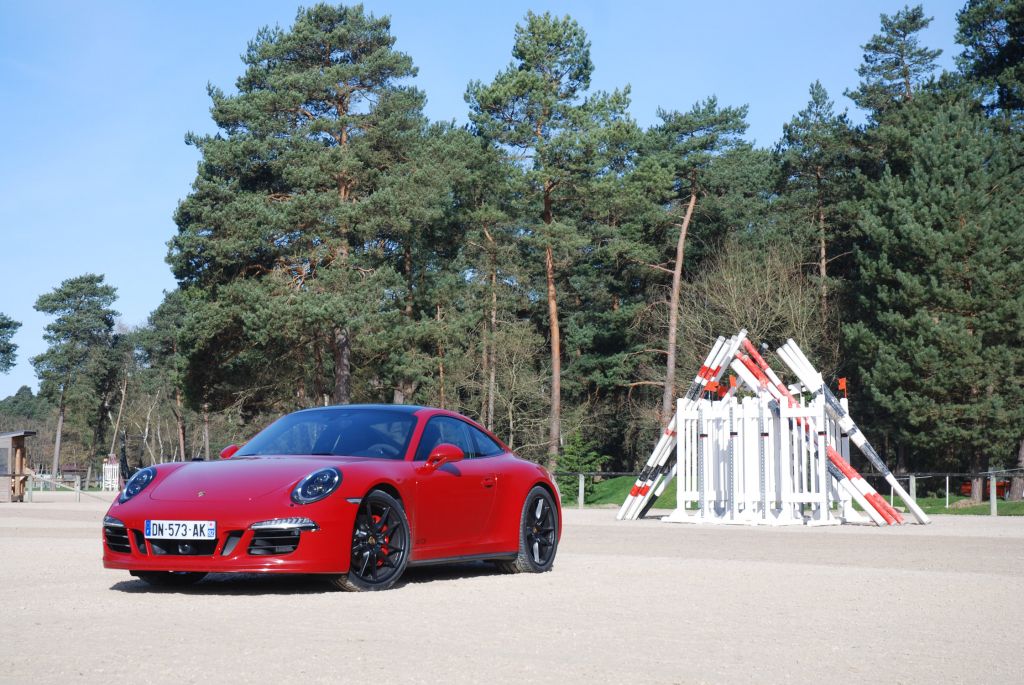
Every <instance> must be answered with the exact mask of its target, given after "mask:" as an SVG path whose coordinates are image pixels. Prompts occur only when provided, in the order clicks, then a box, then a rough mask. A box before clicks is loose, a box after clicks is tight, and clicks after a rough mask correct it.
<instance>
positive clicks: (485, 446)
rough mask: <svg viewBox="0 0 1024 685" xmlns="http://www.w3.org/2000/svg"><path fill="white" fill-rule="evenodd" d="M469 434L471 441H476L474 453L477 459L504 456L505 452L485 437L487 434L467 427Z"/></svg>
mask: <svg viewBox="0 0 1024 685" xmlns="http://www.w3.org/2000/svg"><path fill="white" fill-rule="evenodd" d="M468 428H469V432H470V433H472V435H473V439H474V440H476V453H477V456H479V457H494V456H497V455H499V454H504V453H505V450H504V449H503V448H502V446H501V445H499V444H498V443H496V442H494V441H493V440H491V439H490V438H489V437H487V434H486V433H484V432H483V431H481V430H478V429H476V428H473V427H472V426H469V427H468Z"/></svg>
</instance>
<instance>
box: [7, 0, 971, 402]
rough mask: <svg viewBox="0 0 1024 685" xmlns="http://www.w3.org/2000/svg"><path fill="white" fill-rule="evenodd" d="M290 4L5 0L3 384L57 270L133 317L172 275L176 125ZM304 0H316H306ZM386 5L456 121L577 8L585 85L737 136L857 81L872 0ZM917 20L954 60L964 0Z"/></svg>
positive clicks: (769, 135) (178, 174)
mask: <svg viewBox="0 0 1024 685" xmlns="http://www.w3.org/2000/svg"><path fill="white" fill-rule="evenodd" d="M299 4H300V3H296V2H282V1H274V2H271V1H268V0H246V1H232V2H197V1H193V0H189V1H183V0H178V1H176V2H165V3H157V2H129V1H127V0H126V1H125V2H102V1H97V2H80V1H67V2H47V1H45V0H39V1H35V2H28V1H25V2H20V3H14V2H9V3H4V4H3V6H2V8H0V130H3V131H4V132H5V134H6V139H5V141H4V143H3V148H2V150H0V312H3V313H5V314H7V315H8V316H11V317H12V318H14V319H15V320H17V321H21V322H22V323H23V326H22V328H21V330H20V331H19V332H18V334H17V336H16V337H15V342H16V343H17V344H18V346H19V350H18V357H19V358H18V365H17V366H16V367H15V368H14V369H12V370H11V372H10V373H8V374H7V375H0V398H2V397H5V396H7V395H10V394H11V393H13V392H14V391H15V390H17V389H18V387H20V386H21V385H30V386H32V387H33V388H35V387H36V386H37V384H36V378H35V374H34V372H33V370H32V366H31V364H30V363H29V359H30V358H31V357H32V356H33V355H36V354H39V353H40V352H42V351H43V350H44V349H45V344H44V342H43V340H42V334H43V328H44V327H45V325H46V324H47V323H48V320H47V318H46V317H44V316H42V315H40V314H39V313H37V312H36V311H34V310H33V308H32V305H33V303H34V302H35V300H36V298H37V297H38V296H39V295H40V294H42V293H44V292H47V291H49V290H51V289H53V288H54V287H55V286H56V285H57V284H59V283H60V282H61V281H62V280H64V279H66V278H70V277H73V276H77V275H80V274H82V273H86V272H95V273H102V274H105V275H106V277H107V282H109V283H111V284H112V285H114V286H115V287H117V289H118V294H119V300H118V303H117V305H116V307H117V309H118V310H119V311H120V313H121V323H122V324H124V325H126V326H136V325H139V324H142V323H144V322H145V320H146V317H147V316H148V314H149V312H150V311H152V310H153V309H154V308H155V307H156V306H157V304H159V302H160V300H161V297H162V293H163V291H165V290H170V289H173V288H174V286H175V283H174V279H173V278H172V276H171V274H170V271H169V269H168V267H167V265H166V263H165V262H164V256H165V254H166V249H167V248H166V243H167V240H168V239H169V238H170V237H171V236H172V234H173V233H174V230H175V227H174V223H173V221H172V219H171V216H172V213H173V211H174V208H175V206H176V205H177V203H178V201H179V200H180V199H181V198H182V197H184V196H185V195H186V194H187V193H188V190H189V186H190V184H191V182H192V178H193V176H194V174H195V165H196V161H197V159H198V156H197V154H196V152H195V150H194V149H192V148H189V147H186V146H185V145H184V142H183V138H184V135H185V133H186V132H188V131H195V132H199V133H207V132H213V130H214V127H213V125H212V122H211V121H210V117H209V101H208V99H207V96H206V84H207V82H210V83H213V84H215V85H217V86H220V87H222V88H224V89H225V90H228V91H231V90H232V89H233V86H234V82H235V79H236V78H237V77H238V76H239V74H240V73H241V61H240V59H239V55H240V54H241V53H242V52H243V51H244V49H245V46H246V43H247V42H248V41H249V40H250V39H251V38H252V37H253V36H254V35H255V33H256V31H257V29H258V28H259V27H261V26H264V25H268V24H270V25H273V24H280V25H281V26H288V25H290V23H291V21H292V20H293V19H294V17H295V11H296V8H297V7H298V6H299ZM305 4H312V3H309V2H307V3H305ZM364 4H365V5H366V7H367V8H368V9H369V10H370V11H372V12H373V13H374V14H377V15H382V14H387V15H390V16H391V19H392V31H393V33H394V35H395V36H397V39H398V40H397V43H396V48H397V49H399V50H402V51H404V52H407V53H409V54H410V55H411V56H412V58H413V60H414V62H415V63H416V65H417V66H418V67H419V76H418V78H417V79H416V84H417V85H418V86H419V87H420V88H421V89H422V90H424V91H425V92H426V94H427V97H428V102H427V114H428V116H430V117H431V118H432V119H455V120H456V121H459V122H465V121H466V105H465V103H464V101H463V98H462V96H463V93H464V92H465V89H466V84H467V83H468V82H469V81H470V80H473V79H480V80H483V81H488V80H490V79H491V78H493V77H494V75H495V74H496V73H497V72H498V71H499V70H500V69H502V68H503V67H504V66H505V65H506V64H508V62H509V60H510V57H511V47H512V39H513V32H514V27H515V25H516V23H517V22H518V21H519V20H521V19H522V17H523V16H524V15H525V14H526V12H527V10H530V9H532V10H533V11H535V12H543V11H551V12H552V13H555V14H559V15H561V14H569V15H571V16H572V17H573V18H575V19H576V20H577V21H578V22H579V23H580V24H581V25H582V26H583V28H584V29H585V30H586V31H587V33H588V35H589V36H590V40H591V43H592V49H591V57H592V60H593V62H594V65H595V73H594V78H593V86H594V87H595V88H600V89H606V90H610V89H613V88H617V87H621V86H624V85H626V84H630V85H631V86H632V108H631V112H632V115H633V117H634V118H635V119H636V120H637V121H638V122H639V123H640V124H641V125H643V126H648V125H651V124H652V123H654V122H655V120H656V118H657V117H656V111H657V108H658V107H659V106H660V107H663V108H665V109H670V110H671V109H679V110H685V109H688V108H689V107H690V106H691V105H692V104H693V103H694V102H696V101H697V100H699V99H703V98H705V97H707V96H709V95H717V96H718V98H719V101H720V102H721V103H722V104H725V105H741V104H748V105H749V106H750V114H749V117H748V120H749V122H750V130H749V132H748V135H749V137H750V138H751V139H753V140H755V141H756V142H757V143H758V144H759V145H763V146H771V145H773V144H774V142H775V141H776V140H777V139H778V138H779V136H780V134H781V131H782V124H783V123H784V122H785V121H788V120H789V118H790V117H792V116H793V114H794V113H796V112H797V111H798V110H800V109H801V108H802V107H803V106H804V105H805V104H806V102H807V99H808V96H807V89H808V86H809V84H810V83H811V82H812V81H814V80H815V79H819V80H820V81H821V82H822V83H823V84H824V86H825V87H826V88H827V89H828V91H829V93H830V94H831V95H832V96H833V98H835V99H836V100H837V101H838V103H839V107H838V109H842V108H844V107H850V108H851V115H852V116H853V118H854V120H861V119H862V117H860V115H859V114H858V113H857V112H855V111H853V109H852V103H850V102H849V101H848V100H847V99H846V98H844V97H843V96H842V93H843V90H844V89H846V88H849V87H853V86H854V85H855V84H856V82H857V75H856V68H857V66H858V64H860V61H861V56H862V51H861V48H860V46H861V45H862V44H863V43H865V42H866V41H867V40H868V39H869V38H870V36H871V35H872V34H873V33H875V32H877V31H878V28H879V13H881V12H885V13H887V14H893V13H895V12H897V11H898V10H899V9H901V8H902V7H903V6H904V4H905V3H904V2H898V1H895V0H894V1H883V0H859V1H856V2H855V1H853V0H850V1H842V2H841V1H839V0H829V1H825V0H819V1H817V2H815V1H811V0H806V1H804V2H795V1H785V0H774V1H772V2H765V1H764V0H761V1H755V0H737V1H734V2H701V3H698V2H683V1H681V0H680V1H676V2H648V1H645V0H633V1H631V2H622V1H618V2H616V1H606V0H592V1H590V2H583V1H580V2H555V1H547V2H544V1H540V0H537V1H534V2H520V1H519V0H506V1H504V2H500V3H496V2H482V1H477V2H460V1H455V0H449V1H441V0H436V1H435V2H430V3H425V2H414V1H410V2H399V1H393V2H366V3H364ZM923 4H924V7H925V11H926V13H927V14H928V15H931V16H934V17H935V20H934V22H933V23H932V25H931V27H929V29H928V30H927V31H926V32H925V33H924V34H923V40H924V42H925V43H926V44H927V45H928V46H929V47H933V48H934V47H938V48H941V49H942V50H943V51H944V54H943V55H942V57H941V58H940V63H941V65H942V66H943V67H946V68H951V67H952V64H953V57H954V55H955V54H956V53H957V52H958V46H957V45H956V44H955V43H954V41H953V36H954V33H955V31H956V12H957V10H958V9H959V8H960V7H961V6H962V4H963V3H962V2H953V1H950V0H943V1H936V0H926V1H925V2H924V3H923Z"/></svg>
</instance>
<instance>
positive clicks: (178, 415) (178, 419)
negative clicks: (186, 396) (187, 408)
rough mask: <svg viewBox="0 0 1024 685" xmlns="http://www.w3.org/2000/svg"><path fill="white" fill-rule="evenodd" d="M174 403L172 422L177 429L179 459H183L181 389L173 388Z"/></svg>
mask: <svg viewBox="0 0 1024 685" xmlns="http://www.w3.org/2000/svg"><path fill="white" fill-rule="evenodd" d="M174 404H175V405H176V410H175V412H174V423H175V424H176V426H177V429H178V451H179V453H180V454H181V460H182V461H185V413H184V409H183V408H182V401H181V390H180V389H178V388H175V389H174Z"/></svg>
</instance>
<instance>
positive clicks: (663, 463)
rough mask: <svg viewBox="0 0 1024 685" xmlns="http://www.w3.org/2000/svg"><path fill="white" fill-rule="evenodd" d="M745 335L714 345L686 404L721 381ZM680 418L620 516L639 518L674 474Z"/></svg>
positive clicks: (657, 451)
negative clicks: (673, 459) (709, 385)
mask: <svg viewBox="0 0 1024 685" xmlns="http://www.w3.org/2000/svg"><path fill="white" fill-rule="evenodd" d="M746 337H747V330H746V329H742V330H741V331H740V332H739V333H737V334H736V335H734V336H733V337H731V338H730V339H729V340H728V341H727V342H725V343H724V344H722V345H719V344H718V342H717V341H716V344H715V347H714V348H712V354H709V355H708V358H707V359H706V360H705V362H704V364H703V365H702V366H701V368H700V371H698V373H697V376H696V377H695V378H694V380H693V383H692V384H691V385H690V389H689V390H688V391H687V393H686V396H685V397H684V398H683V399H684V404H685V406H686V407H687V408H689V407H690V406H692V404H693V403H694V402H697V401H699V400H700V397H701V394H702V393H703V391H704V389H705V387H706V386H707V385H708V384H709V383H717V382H718V380H719V379H720V378H721V377H722V373H723V372H724V371H725V369H726V368H727V367H728V365H729V362H730V361H731V360H732V358H733V357H734V356H735V355H736V351H737V350H738V349H739V347H740V345H741V344H742V342H743V341H744V340H746ZM721 340H722V338H719V341H721ZM716 349H717V352H716ZM677 419H678V415H677V416H673V418H672V421H671V422H670V424H669V426H670V429H671V434H669V431H668V430H666V434H665V435H663V436H662V439H659V441H658V446H657V447H655V451H654V452H653V453H652V454H651V458H650V459H648V465H651V464H653V467H652V468H647V467H645V469H644V471H641V473H640V477H638V478H637V481H636V483H635V484H634V485H633V489H632V490H630V493H629V495H627V497H626V501H625V502H623V503H622V506H621V507H620V508H619V513H618V514H617V515H616V518H617V519H620V520H621V519H636V518H639V517H640V516H643V514H644V513H645V512H647V511H648V510H649V509H650V508H651V506H652V505H653V504H654V502H655V500H657V498H658V497H659V496H660V495H661V493H663V492H664V491H665V487H666V486H667V485H668V483H669V482H670V481H671V480H672V478H673V477H674V476H675V471H674V470H673V465H674V463H673V462H672V456H673V455H674V454H675V444H676V426H677ZM645 471H646V474H645Z"/></svg>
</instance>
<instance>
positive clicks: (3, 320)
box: [0, 313, 21, 373]
mask: <svg viewBox="0 0 1024 685" xmlns="http://www.w3.org/2000/svg"><path fill="white" fill-rule="evenodd" d="M19 328H21V324H20V323H19V322H17V321H15V320H14V319H12V318H11V317H9V316H6V315H5V314H2V313H0V373H7V372H8V371H10V370H11V367H12V366H14V362H15V361H16V360H17V352H18V346H17V345H15V344H14V343H13V342H11V338H13V337H14V334H15V333H17V332H18V329H19Z"/></svg>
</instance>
